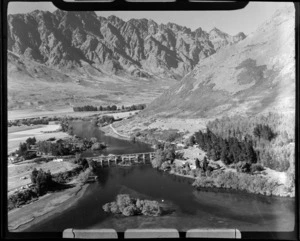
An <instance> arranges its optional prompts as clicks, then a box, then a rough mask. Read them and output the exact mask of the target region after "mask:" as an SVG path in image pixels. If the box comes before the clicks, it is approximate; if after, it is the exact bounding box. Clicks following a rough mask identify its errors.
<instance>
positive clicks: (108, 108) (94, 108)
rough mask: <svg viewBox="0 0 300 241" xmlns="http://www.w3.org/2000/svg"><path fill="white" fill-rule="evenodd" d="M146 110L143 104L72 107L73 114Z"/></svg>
mask: <svg viewBox="0 0 300 241" xmlns="http://www.w3.org/2000/svg"><path fill="white" fill-rule="evenodd" d="M145 108H146V105H145V104H139V105H132V106H126V107H125V106H124V105H122V107H117V106H116V105H112V106H109V105H108V106H106V107H105V106H101V105H100V106H99V107H97V106H92V105H85V106H81V107H79V106H78V107H73V110H74V111H75V112H80V111H133V110H143V109H145Z"/></svg>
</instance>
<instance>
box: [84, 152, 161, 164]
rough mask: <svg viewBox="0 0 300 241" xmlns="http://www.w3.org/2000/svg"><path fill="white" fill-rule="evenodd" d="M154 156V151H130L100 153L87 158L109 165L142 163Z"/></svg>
mask: <svg viewBox="0 0 300 241" xmlns="http://www.w3.org/2000/svg"><path fill="white" fill-rule="evenodd" d="M154 158H155V152H142V153H131V154H120V155H115V154H109V155H108V156H104V155H100V156H96V157H89V158H87V159H88V160H93V161H96V162H99V163H100V164H101V166H110V165H111V164H115V165H117V164H118V163H122V164H131V163H141V162H142V163H144V164H146V162H150V161H151V160H153V159H154Z"/></svg>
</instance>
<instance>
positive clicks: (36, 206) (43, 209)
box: [8, 180, 88, 232]
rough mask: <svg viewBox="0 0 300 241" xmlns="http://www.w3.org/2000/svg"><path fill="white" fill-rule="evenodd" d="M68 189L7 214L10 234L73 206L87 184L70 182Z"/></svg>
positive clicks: (24, 229) (50, 194)
mask: <svg viewBox="0 0 300 241" xmlns="http://www.w3.org/2000/svg"><path fill="white" fill-rule="evenodd" d="M69 185H74V186H73V187H70V188H69V189H66V190H63V191H58V192H54V193H48V194H46V195H45V196H43V197H41V198H39V199H38V200H37V201H35V202H33V203H30V204H28V205H24V206H22V207H21V208H17V209H13V210H11V211H9V212H8V229H9V231H11V232H22V231H26V229H29V228H30V227H31V226H33V225H35V224H38V223H41V222H43V221H44V220H47V219H48V218H50V217H51V218H53V217H55V215H59V214H61V213H62V212H63V211H65V210H67V209H68V208H70V207H72V206H74V205H75V203H76V202H77V201H78V200H79V199H80V198H81V197H82V196H83V195H84V193H85V191H86V189H87V187H88V184H83V183H81V182H78V181H74V180H73V181H72V182H70V183H69Z"/></svg>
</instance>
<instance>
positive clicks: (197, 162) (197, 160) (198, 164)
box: [195, 158, 200, 169]
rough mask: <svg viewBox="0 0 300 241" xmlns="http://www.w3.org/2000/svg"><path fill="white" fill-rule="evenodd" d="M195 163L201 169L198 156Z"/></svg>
mask: <svg viewBox="0 0 300 241" xmlns="http://www.w3.org/2000/svg"><path fill="white" fill-rule="evenodd" d="M195 165H196V168H197V169H199V168H200V161H199V159H198V158H196V160H195Z"/></svg>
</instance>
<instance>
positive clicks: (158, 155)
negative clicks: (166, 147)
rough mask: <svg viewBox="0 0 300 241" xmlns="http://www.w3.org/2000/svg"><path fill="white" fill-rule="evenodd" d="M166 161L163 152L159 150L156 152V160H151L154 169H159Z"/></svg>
mask: <svg viewBox="0 0 300 241" xmlns="http://www.w3.org/2000/svg"><path fill="white" fill-rule="evenodd" d="M164 160H165V157H164V152H163V150H161V149H158V150H157V151H156V152H155V158H154V159H153V160H151V164H152V166H153V167H154V168H159V167H160V166H161V164H162V163H163V161H164Z"/></svg>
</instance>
